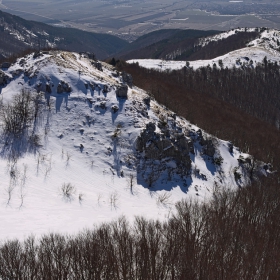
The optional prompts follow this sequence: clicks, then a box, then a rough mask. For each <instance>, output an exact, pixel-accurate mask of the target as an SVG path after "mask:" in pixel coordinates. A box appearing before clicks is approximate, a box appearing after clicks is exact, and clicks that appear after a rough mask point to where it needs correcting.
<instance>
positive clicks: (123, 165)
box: [0, 51, 266, 239]
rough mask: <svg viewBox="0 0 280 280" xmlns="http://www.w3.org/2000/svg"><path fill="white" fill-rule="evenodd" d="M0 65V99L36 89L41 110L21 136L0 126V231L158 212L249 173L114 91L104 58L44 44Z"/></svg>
mask: <svg viewBox="0 0 280 280" xmlns="http://www.w3.org/2000/svg"><path fill="white" fill-rule="evenodd" d="M101 66H102V68H103V70H102V71H101ZM98 69H100V70H98ZM0 74H1V73H0ZM1 75H2V76H1ZM1 75H0V78H1V77H4V78H3V79H2V86H1V85H0V93H1V98H2V101H3V102H2V104H3V105H2V106H6V105H7V104H8V103H9V102H12V101H13V97H14V96H16V95H17V94H20V93H21V92H22V90H23V89H24V90H25V92H26V91H28V90H29V91H31V92H39V93H42V99H41V103H40V104H41V105H40V106H41V110H42V111H41V117H40V119H39V121H38V122H36V125H35V124H34V125H33V124H32V127H30V128H29V130H26V131H25V134H24V135H22V136H21V137H22V138H16V139H15V138H13V137H12V138H11V136H9V137H10V138H9V137H8V136H7V135H5V134H3V131H1V142H0V155H1V157H0V167H1V168H0V174H1V175H0V176H1V196H0V219H1V231H0V238H1V239H3V238H7V237H9V238H12V237H20V238H23V237H26V236H27V235H29V234H31V233H32V234H35V235H40V234H43V233H47V232H53V231H55V232H67V233H74V232H77V231H79V230H81V229H83V228H85V227H91V226H92V225H93V224H96V223H100V222H104V221H109V220H111V219H112V218H116V217H119V216H120V215H125V216H127V217H128V218H129V219H132V218H133V217H134V216H135V215H143V216H145V217H147V218H160V219H164V218H166V217H168V215H169V213H170V211H171V210H172V207H173V205H174V203H175V202H176V201H178V200H180V199H182V198H184V197H193V198H194V197H195V198H197V199H199V200H201V201H204V200H207V199H208V198H209V197H211V196H212V194H213V193H214V192H215V191H217V190H218V189H220V188H222V187H225V186H226V187H230V188H233V189H234V188H237V187H240V186H243V185H244V184H246V183H248V182H249V180H250V179H249V176H248V168H250V164H251V162H252V158H251V157H250V156H249V155H248V154H243V153H241V152H240V151H239V149H238V148H236V147H233V146H232V145H231V143H229V142H227V141H223V140H219V139H216V138H215V137H213V136H211V135H209V134H207V133H206V132H204V131H202V130H201V129H199V128H198V127H196V126H194V125H192V124H190V123H189V122H188V121H187V120H185V119H183V118H181V117H178V116H176V115H175V114H174V113H173V112H171V111H169V110H168V109H167V108H165V107H162V106H161V105H159V104H158V103H157V102H156V101H153V100H150V97H149V96H148V95H147V94H146V93H145V92H144V91H143V90H141V89H139V88H137V87H132V88H129V87H128V93H127V95H128V96H127V98H121V97H118V96H119V95H120V94H123V92H120V89H121V90H123V89H126V88H127V87H126V85H125V79H124V77H125V75H124V74H123V75H120V74H119V73H117V71H115V69H114V68H113V67H111V66H109V65H107V64H105V63H98V62H95V61H92V60H90V59H89V58H87V57H84V56H83V55H79V54H77V53H69V52H59V51H54V52H49V53H48V52H46V53H44V54H42V53H41V54H39V55H34V54H31V55H29V56H26V57H24V58H22V59H19V60H18V61H17V63H15V64H14V65H12V66H11V67H10V68H9V69H7V70H5V71H4V72H2V74H1ZM3 75H4V76H3ZM5 83H7V84H5ZM0 84H1V80H0ZM4 84H5V85H4ZM21 94H23V93H21ZM34 94H35V93H34ZM4 108H5V107H4ZM2 125H3V123H2ZM31 128H32V129H31ZM26 135H29V136H32V137H33V138H28V139H27V138H26ZM34 136H36V137H37V138H34ZM30 139H37V140H36V141H37V142H38V143H37V144H38V145H37V146H36V147H33V146H31V145H30V143H29V142H30ZM38 139H39V140H38ZM19 144H20V146H19ZM17 153H18V154H17ZM258 166H259V169H256V172H257V173H258V174H259V173H262V174H265V173H266V171H265V170H264V169H263V168H262V164H261V163H259V165H258ZM67 188H68V191H69V192H68V194H67V193H66V192H65V190H66V189H67Z"/></svg>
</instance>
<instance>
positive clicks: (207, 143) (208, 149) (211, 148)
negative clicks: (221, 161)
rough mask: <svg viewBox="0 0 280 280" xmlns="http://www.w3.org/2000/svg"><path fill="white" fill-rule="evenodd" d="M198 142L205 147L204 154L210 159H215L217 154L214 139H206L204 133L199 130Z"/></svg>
mask: <svg viewBox="0 0 280 280" xmlns="http://www.w3.org/2000/svg"><path fill="white" fill-rule="evenodd" d="M197 140H198V141H199V144H200V145H201V146H203V153H204V154H205V155H207V156H209V157H213V156H214V154H215V152H216V149H215V145H214V143H213V139H210V138H206V137H204V136H203V134H202V131H201V130H200V129H199V130H198V131H197Z"/></svg>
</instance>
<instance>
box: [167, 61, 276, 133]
mask: <svg viewBox="0 0 280 280" xmlns="http://www.w3.org/2000/svg"><path fill="white" fill-rule="evenodd" d="M248 60H249V59H248ZM238 63H240V64H241V62H238ZM251 63H253V61H251ZM248 64H249V65H250V62H249V61H248ZM221 66H222V69H220V68H218V67H213V68H212V67H203V68H200V69H198V70H196V71H195V70H193V69H192V68H187V67H186V68H184V69H183V70H181V71H178V72H176V73H173V76H174V75H176V78H177V81H178V83H179V85H181V86H184V87H185V88H188V89H191V90H195V91H198V92H201V93H204V94H208V95H211V96H214V97H217V98H219V99H221V100H224V101H226V102H229V103H231V104H233V105H234V106H236V107H237V108H240V109H241V110H243V111H244V112H246V113H248V114H250V115H252V116H255V117H258V118H259V119H261V120H264V121H266V122H268V123H270V124H272V125H276V126H277V128H280V67H279V66H278V64H277V63H271V62H268V61H267V59H266V58H265V59H264V63H263V64H258V65H257V66H256V67H254V68H253V67H250V66H242V67H241V68H238V69H237V68H235V67H234V68H232V69H228V68H223V64H222V62H221ZM171 77H172V74H171ZM172 78H174V77H172Z"/></svg>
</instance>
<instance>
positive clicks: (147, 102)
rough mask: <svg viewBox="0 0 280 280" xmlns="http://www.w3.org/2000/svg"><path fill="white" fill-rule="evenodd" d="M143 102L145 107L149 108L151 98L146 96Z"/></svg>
mask: <svg viewBox="0 0 280 280" xmlns="http://www.w3.org/2000/svg"><path fill="white" fill-rule="evenodd" d="M143 102H144V103H145V104H146V105H147V106H150V103H151V97H150V96H147V97H145V98H144V99H143Z"/></svg>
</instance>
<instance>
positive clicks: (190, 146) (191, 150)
mask: <svg viewBox="0 0 280 280" xmlns="http://www.w3.org/2000/svg"><path fill="white" fill-rule="evenodd" d="M188 147H189V151H190V152H191V153H192V154H194V145H193V142H192V141H191V140H190V141H188Z"/></svg>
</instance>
